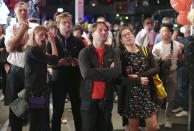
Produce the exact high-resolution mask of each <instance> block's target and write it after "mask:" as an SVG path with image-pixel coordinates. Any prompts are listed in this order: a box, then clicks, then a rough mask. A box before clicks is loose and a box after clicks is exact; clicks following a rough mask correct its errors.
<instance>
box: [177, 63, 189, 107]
mask: <svg viewBox="0 0 194 131" xmlns="http://www.w3.org/2000/svg"><path fill="white" fill-rule="evenodd" d="M188 102H189V78H188V73H187V71H186V68H185V67H184V66H182V67H179V68H178V69H177V89H176V95H175V104H176V105H178V106H181V107H182V108H183V110H188Z"/></svg>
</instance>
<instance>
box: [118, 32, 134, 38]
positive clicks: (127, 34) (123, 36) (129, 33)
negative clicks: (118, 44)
mask: <svg viewBox="0 0 194 131" xmlns="http://www.w3.org/2000/svg"><path fill="white" fill-rule="evenodd" d="M130 35H133V33H131V32H128V33H126V34H121V37H122V38H126V37H127V36H130Z"/></svg>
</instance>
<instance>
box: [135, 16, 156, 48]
mask: <svg viewBox="0 0 194 131" xmlns="http://www.w3.org/2000/svg"><path fill="white" fill-rule="evenodd" d="M144 23H145V27H144V29H142V30H141V31H140V32H139V33H137V35H136V37H135V44H136V45H138V46H149V47H150V49H152V48H153V45H154V38H155V37H154V33H153V32H151V31H152V29H153V28H154V21H153V20H152V19H151V18H147V19H145V22H144Z"/></svg>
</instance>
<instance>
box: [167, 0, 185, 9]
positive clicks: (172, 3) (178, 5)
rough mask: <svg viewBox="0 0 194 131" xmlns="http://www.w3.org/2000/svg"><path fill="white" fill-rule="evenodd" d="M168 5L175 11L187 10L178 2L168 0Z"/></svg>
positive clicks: (177, 0)
mask: <svg viewBox="0 0 194 131" xmlns="http://www.w3.org/2000/svg"><path fill="white" fill-rule="evenodd" d="M170 4H171V6H172V8H174V9H175V10H177V11H182V10H185V8H187V6H186V4H183V3H182V2H181V1H180V0H170Z"/></svg>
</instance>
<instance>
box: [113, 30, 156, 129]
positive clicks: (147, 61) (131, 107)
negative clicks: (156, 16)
mask: <svg viewBox="0 0 194 131" xmlns="http://www.w3.org/2000/svg"><path fill="white" fill-rule="evenodd" d="M134 39H135V36H134V34H133V33H132V31H131V30H130V29H129V27H123V28H121V30H120V32H119V33H118V37H117V45H118V46H119V48H120V57H121V64H122V77H121V83H120V85H121V88H120V97H119V104H118V106H119V107H118V109H119V113H120V115H121V116H123V117H124V118H127V119H128V121H129V128H130V131H138V127H139V124H140V120H141V119H145V122H146V126H147V130H148V131H156V130H157V115H156V112H157V111H158V108H159V106H158V105H157V104H156V102H154V99H153V96H152V89H154V85H153V83H152V78H151V77H152V76H153V75H155V74H156V73H158V72H159V67H158V65H157V63H156V62H155V60H154V57H153V55H152V53H151V52H150V50H149V48H147V51H148V57H146V56H145V55H144V53H143V51H142V48H141V47H139V46H137V45H136V44H135V42H134Z"/></svg>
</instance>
